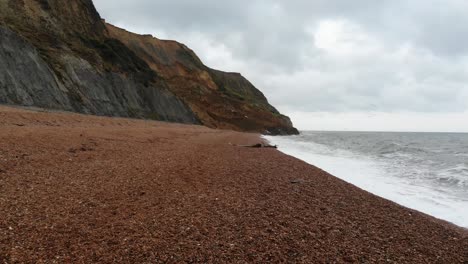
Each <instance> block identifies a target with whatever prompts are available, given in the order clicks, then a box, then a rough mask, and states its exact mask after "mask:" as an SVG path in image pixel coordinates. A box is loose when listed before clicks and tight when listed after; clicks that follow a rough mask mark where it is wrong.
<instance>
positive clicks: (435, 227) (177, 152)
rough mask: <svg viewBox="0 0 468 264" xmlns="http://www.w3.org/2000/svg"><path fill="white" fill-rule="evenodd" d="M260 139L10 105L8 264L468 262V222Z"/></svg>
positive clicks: (2, 136) (3, 225)
mask: <svg viewBox="0 0 468 264" xmlns="http://www.w3.org/2000/svg"><path fill="white" fill-rule="evenodd" d="M260 141H261V139H260V137H259V136H258V135H256V134H245V133H238V132H230V131H221V130H212V129H209V128H205V127H201V126H189V125H178V124H167V123H161V122H155V121H143V120H131V119H119V118H106V117H94V116H85V115H79V114H71V113H51V112H41V111H30V110H23V109H19V108H8V107H0V263H16V262H36V263H40V262H46V263H54V262H57V263H67V262H74V263H91V262H100V263H159V262H168V263H182V262H204V263H206V262H216V263H220V262H229V263H245V262H249V263H254V262H262V263H265V262H296V263H344V262H350V263H369V262H370V263H467V261H468V239H467V235H466V231H465V230H462V229H461V228H457V227H455V226H453V225H451V224H448V223H446V222H443V221H440V220H437V219H435V218H433V217H430V216H427V215H424V214H421V213H418V212H416V211H413V210H409V209H406V208H404V207H401V206H399V205H397V204H395V203H393V202H390V201H387V200H384V199H381V198H378V197H376V196H374V195H372V194H370V193H367V192H365V191H362V190H360V189H358V188H356V187H354V186H352V185H350V184H348V183H345V182H343V181H341V180H339V179H337V178H335V177H333V176H331V175H329V174H327V173H325V172H323V171H321V170H319V169H317V168H315V167H313V166H310V165H308V164H306V163H304V162H302V161H299V160H297V159H295V158H293V157H290V156H287V155H284V154H282V153H281V152H279V151H277V150H275V149H267V148H245V147H240V146H236V145H245V144H255V143H258V142H260ZM337 166H339V164H337Z"/></svg>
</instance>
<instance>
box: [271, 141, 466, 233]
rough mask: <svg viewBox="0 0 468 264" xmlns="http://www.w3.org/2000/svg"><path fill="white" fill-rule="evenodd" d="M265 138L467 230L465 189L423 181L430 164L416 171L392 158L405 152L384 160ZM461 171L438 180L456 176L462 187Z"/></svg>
mask: <svg viewBox="0 0 468 264" xmlns="http://www.w3.org/2000/svg"><path fill="white" fill-rule="evenodd" d="M266 139H267V140H268V141H270V142H271V143H272V144H276V145H279V150H280V151H282V152H284V153H286V154H288V155H291V156H294V157H296V158H298V159H301V160H303V161H305V162H307V163H309V164H312V165H315V166H317V167H319V168H321V169H323V170H325V171H327V172H329V173H331V174H333V175H335V176H336V177H338V178H341V179H343V180H345V181H347V182H349V183H351V184H354V185H355V186H358V187H360V188H361V189H364V190H366V191H369V192H371V193H373V194H376V195H378V196H380V197H383V198H386V199H388V200H391V201H394V202H396V203H398V204H401V205H403V206H406V207H409V208H412V209H415V210H418V211H421V212H424V213H426V214H429V215H432V216H435V217H437V218H440V219H444V220H446V221H449V222H452V223H454V224H456V225H459V226H462V227H468V198H467V197H468V196H467V194H466V193H462V192H463V190H466V189H461V190H460V189H458V190H451V189H450V188H449V187H444V186H442V187H441V186H436V185H431V184H429V183H430V181H426V179H425V178H424V177H429V176H427V175H426V174H427V173H426V172H427V171H426V169H425V168H424V167H423V165H424V164H426V163H427V164H430V161H428V162H426V163H421V164H422V165H421V169H420V170H416V169H414V167H412V166H410V165H411V164H407V163H406V162H405V161H404V160H403V161H402V160H398V159H393V158H392V157H393V156H394V155H395V156H404V157H406V156H407V155H409V154H405V153H400V154H398V153H393V154H392V153H385V155H387V157H385V158H382V159H379V158H376V157H373V156H372V155H363V154H362V153H356V152H353V151H350V150H348V149H346V148H347V147H346V145H345V144H344V145H342V147H341V148H337V147H334V146H329V145H325V144H317V143H314V142H312V141H305V140H304V138H298V137H294V136H293V137H266ZM299 139H300V140H299ZM427 164H426V165H427ZM464 169H466V168H465V167H464V165H460V166H458V167H456V168H454V169H452V170H447V171H445V173H446V174H444V172H440V173H439V174H438V177H447V178H449V179H456V177H459V178H460V183H459V184H464V183H465V181H464V180H466V178H465V177H461V176H456V177H453V174H456V173H457V172H459V171H460V170H464ZM447 174H450V175H447ZM444 175H445V176H444ZM465 187H466V185H465Z"/></svg>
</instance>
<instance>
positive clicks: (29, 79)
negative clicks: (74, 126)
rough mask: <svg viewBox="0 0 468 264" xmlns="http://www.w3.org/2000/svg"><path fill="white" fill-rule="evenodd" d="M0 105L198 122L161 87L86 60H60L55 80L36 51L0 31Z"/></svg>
mask: <svg viewBox="0 0 468 264" xmlns="http://www.w3.org/2000/svg"><path fill="white" fill-rule="evenodd" d="M0 38H1V40H2V41H1V42H0V102H2V103H7V104H17V105H26V106H38V107H44V108H52V109H59V110H67V111H76V112H81V113H89V114H96V115H107V116H122V117H137V118H152V119H158V120H164V121H172V122H181V123H190V124H193V123H195V124H196V123H198V120H197V118H196V117H195V115H194V114H193V113H192V111H191V110H190V109H189V108H188V107H187V106H186V105H185V104H184V103H182V102H181V101H180V100H179V99H178V98H176V97H175V96H174V95H173V94H172V93H171V92H170V91H169V90H167V89H165V88H162V87H154V86H151V85H150V86H145V85H144V84H143V83H142V82H139V81H138V80H136V78H135V77H124V76H122V75H120V74H117V73H112V72H104V73H100V72H98V71H96V69H95V68H94V67H92V65H91V64H89V63H88V62H87V61H86V60H83V59H80V58H76V57H73V56H70V55H66V56H63V57H62V58H61V60H62V61H63V65H65V67H66V68H65V69H63V70H61V71H60V77H61V78H59V77H58V76H57V75H56V74H55V72H54V71H53V70H52V69H51V68H50V67H49V66H48V64H47V63H46V62H45V61H44V60H43V58H42V57H41V56H40V54H39V52H38V51H37V50H36V48H35V47H34V46H32V45H30V44H29V43H28V42H26V41H25V40H24V39H22V38H21V37H19V36H18V35H17V34H16V33H14V32H12V31H11V30H9V29H7V28H4V27H0Z"/></svg>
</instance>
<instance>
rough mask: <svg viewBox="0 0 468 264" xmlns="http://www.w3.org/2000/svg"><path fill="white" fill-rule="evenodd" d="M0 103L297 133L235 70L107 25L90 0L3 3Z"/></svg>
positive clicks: (2, 0) (0, 13) (0, 4)
mask: <svg viewBox="0 0 468 264" xmlns="http://www.w3.org/2000/svg"><path fill="white" fill-rule="evenodd" d="M0 39H1V42H0V103H7V104H17V105H26V106H37V107H44V108H52V109H59V110H67V111H75V112H80V113H88V114H96V115H107V116H121V117H134V118H147V119H155V120H162V121H171V122H180V123H190V124H203V125H206V126H208V127H213V128H223V129H234V130H240V131H250V132H261V133H272V134H295V133H297V130H296V129H295V128H294V127H293V126H292V123H291V121H290V120H289V118H288V117H286V116H283V115H281V114H280V113H279V112H278V111H277V110H276V109H275V108H274V107H272V106H271V105H270V104H269V103H268V101H267V99H266V98H265V96H264V95H263V94H262V93H261V92H260V91H259V90H257V89H256V88H255V87H254V86H253V85H252V84H251V83H250V82H249V81H248V80H246V79H245V78H244V77H242V76H241V75H240V74H237V73H225V72H221V71H217V70H213V69H210V68H208V67H206V66H205V65H204V64H203V63H202V62H201V60H200V59H199V58H198V57H197V55H196V54H195V53H194V52H193V51H192V50H190V49H189V48H187V47H186V46H185V45H183V44H180V43H178V42H175V41H165V40H159V39H157V38H154V37H152V36H148V35H137V34H133V33H130V32H127V31H125V30H123V29H119V28H117V27H114V26H112V25H109V24H107V23H105V21H103V20H102V19H101V17H100V15H99V14H98V12H97V11H96V9H95V7H94V5H93V3H92V1H91V0H69V1H66V4H64V2H63V1H60V0H0Z"/></svg>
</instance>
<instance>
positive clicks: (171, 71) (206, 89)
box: [106, 23, 297, 134]
mask: <svg viewBox="0 0 468 264" xmlns="http://www.w3.org/2000/svg"><path fill="white" fill-rule="evenodd" d="M106 27H107V32H108V36H109V37H110V38H115V39H118V40H119V41H121V42H122V43H124V44H125V45H126V46H127V47H128V48H130V49H131V50H132V51H133V52H135V54H136V55H137V56H138V57H140V58H142V59H143V60H144V61H145V62H146V63H147V64H148V65H149V67H150V68H151V69H152V70H153V71H155V72H156V73H157V74H158V75H159V76H161V77H163V78H164V79H165V81H166V83H167V84H168V86H169V88H170V89H171V91H173V92H174V93H175V94H176V95H177V96H179V98H182V99H183V100H184V102H186V103H187V104H188V105H189V106H190V107H191V109H192V110H193V111H194V112H195V113H196V114H197V116H198V117H199V119H200V120H201V121H202V123H203V124H204V125H207V126H209V127H213V128H223V129H233V130H241V131H255V132H262V133H264V132H265V133H269V132H271V133H273V134H296V133H297V130H296V129H295V128H293V126H292V123H291V121H290V120H289V118H288V117H286V116H284V115H281V114H280V113H279V112H278V111H277V110H276V109H275V108H274V107H272V106H271V105H270V104H269V103H268V101H267V99H266V97H265V96H264V95H263V93H261V92H260V91H258V90H257V89H256V88H255V87H254V86H253V85H252V84H251V83H250V82H249V81H248V80H246V79H245V78H244V77H242V76H241V75H240V74H238V73H226V72H222V71H217V70H213V69H210V68H208V67H206V66H205V65H204V64H203V63H202V61H201V60H200V59H199V58H198V56H197V55H196V54H195V53H194V52H193V51H192V50H191V49H189V48H188V47H187V46H185V45H183V44H181V43H178V42H176V41H170V40H160V39H157V38H155V37H153V36H151V35H138V34H135V33H131V32H128V31H126V30H124V29H121V28H118V27H115V26H113V25H111V24H108V23H106Z"/></svg>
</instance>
